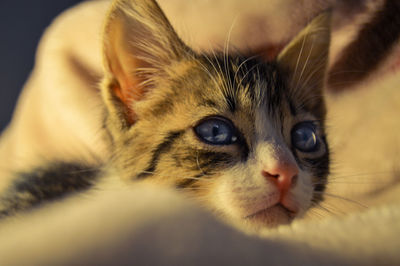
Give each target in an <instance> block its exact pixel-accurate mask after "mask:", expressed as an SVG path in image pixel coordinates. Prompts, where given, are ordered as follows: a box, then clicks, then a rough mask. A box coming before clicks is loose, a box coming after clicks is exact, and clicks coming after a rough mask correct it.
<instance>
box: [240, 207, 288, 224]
mask: <svg viewBox="0 0 400 266" xmlns="http://www.w3.org/2000/svg"><path fill="white" fill-rule="evenodd" d="M295 216H296V214H295V213H294V212H292V211H290V210H289V209H287V208H285V207H284V206H283V205H281V204H276V205H274V206H272V207H269V208H266V209H263V210H261V211H258V212H256V213H254V214H251V215H249V216H247V217H245V218H244V221H245V224H246V225H247V226H248V227H249V228H250V229H261V228H273V227H277V226H279V225H284V224H289V223H291V222H292V220H293V219H294V218H295Z"/></svg>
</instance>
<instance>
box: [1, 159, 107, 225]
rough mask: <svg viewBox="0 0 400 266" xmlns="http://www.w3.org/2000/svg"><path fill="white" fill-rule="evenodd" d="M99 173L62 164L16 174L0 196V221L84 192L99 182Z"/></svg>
mask: <svg viewBox="0 0 400 266" xmlns="http://www.w3.org/2000/svg"><path fill="white" fill-rule="evenodd" d="M99 173H100V170H99V169H97V168H93V167H90V166H87V165H82V164H76V163H61V162H55V163H51V164H49V166H48V167H44V168H43V167H42V168H36V169H34V170H32V171H30V172H24V173H18V174H16V177H15V181H14V182H13V183H12V185H11V186H10V188H9V189H8V190H6V191H5V193H4V195H2V196H1V197H0V218H2V217H5V216H9V215H12V214H14V213H16V212H19V211H25V210H30V209H32V208H34V207H36V206H38V205H40V204H41V203H44V202H50V201H54V200H58V199H61V198H63V197H65V196H67V195H69V194H71V193H76V192H79V191H84V190H87V189H89V188H90V187H92V185H93V183H94V182H95V181H96V180H97V179H98V177H99Z"/></svg>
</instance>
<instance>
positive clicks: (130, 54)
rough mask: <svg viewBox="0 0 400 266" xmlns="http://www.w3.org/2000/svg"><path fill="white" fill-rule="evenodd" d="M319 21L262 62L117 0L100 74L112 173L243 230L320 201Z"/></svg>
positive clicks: (144, 5) (325, 160) (150, 7)
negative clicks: (185, 39) (182, 198)
mask: <svg viewBox="0 0 400 266" xmlns="http://www.w3.org/2000/svg"><path fill="white" fill-rule="evenodd" d="M328 21H329V20H328V18H327V16H326V15H325V16H321V17H320V18H318V19H316V20H315V21H314V22H313V23H311V24H310V26H309V27H308V28H307V29H305V31H304V32H303V33H301V34H300V35H299V37H297V39H295V40H294V41H293V42H292V43H291V44H290V45H289V46H288V47H287V48H286V49H285V50H284V51H283V52H282V54H281V55H280V56H279V57H278V59H277V61H276V62H263V61H262V60H261V59H259V58H256V57H254V58H245V57H243V56H240V55H229V54H228V53H223V54H221V55H218V54H213V55H205V54H196V53H194V52H192V51H191V50H190V49H189V48H188V47H186V46H185V45H184V44H183V43H182V42H181V41H180V39H179V38H178V37H177V36H176V34H175V33H174V31H173V30H172V28H171V26H170V24H169V23H168V21H167V20H166V18H165V17H164V15H163V14H162V12H161V10H160V9H159V7H158V6H157V4H156V3H155V2H153V1H116V2H115V3H114V6H113V8H112V11H111V13H110V17H109V19H108V23H107V26H106V33H105V36H106V40H105V56H106V62H107V65H106V66H107V73H108V75H107V76H106V78H105V80H104V83H103V98H104V100H105V102H106V105H107V108H108V113H107V119H106V121H107V122H106V126H107V128H108V130H109V132H110V135H111V138H112V142H113V148H114V154H113V158H112V160H111V163H110V165H111V167H112V168H113V171H116V172H117V173H118V175H119V176H121V177H122V178H124V179H126V180H132V181H133V180H135V181H139V182H152V183H159V184H161V185H166V186H170V187H175V188H177V189H179V190H181V191H183V192H184V193H186V195H188V196H190V197H194V198H196V199H197V200H199V201H200V202H201V203H203V204H204V205H205V206H206V207H208V208H209V209H211V210H212V211H214V212H215V213H217V214H218V215H219V216H221V217H224V218H226V219H228V220H229V221H234V222H237V221H239V222H240V223H244V224H249V225H251V226H252V227H260V226H275V225H278V224H281V223H287V222H290V221H291V220H292V219H293V218H294V217H297V216H300V215H301V214H302V213H304V211H306V210H307V209H308V208H309V207H310V206H311V203H312V201H317V200H319V199H320V195H321V194H320V192H321V191H322V190H323V188H324V185H325V181H326V175H327V173H328V168H329V156H328V154H329V152H328V146H327V144H326V141H325V137H324V117H325V109H324V103H323V99H322V96H321V87H322V81H323V72H324V68H325V64H326V56H327V47H328V44H329V32H328V31H327V27H326V24H327V22H328ZM321 26H324V27H322V29H324V30H321ZM327 39H328V40H327ZM299 47H301V49H299ZM310 47H311V49H310V50H309V51H308V52H307V53H302V52H299V51H300V50H302V51H303V50H304V49H307V48H310Z"/></svg>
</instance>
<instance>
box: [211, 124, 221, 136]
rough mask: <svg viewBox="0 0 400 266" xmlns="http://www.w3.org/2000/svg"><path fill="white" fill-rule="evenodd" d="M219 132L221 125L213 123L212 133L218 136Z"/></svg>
mask: <svg viewBox="0 0 400 266" xmlns="http://www.w3.org/2000/svg"><path fill="white" fill-rule="evenodd" d="M218 132H219V126H218V125H213V129H212V134H213V136H214V137H217V136H218Z"/></svg>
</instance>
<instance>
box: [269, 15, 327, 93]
mask: <svg viewBox="0 0 400 266" xmlns="http://www.w3.org/2000/svg"><path fill="white" fill-rule="evenodd" d="M330 21H331V13H330V12H329V11H328V12H325V13H322V14H320V15H319V16H317V17H316V18H315V19H313V20H312V21H311V23H310V24H309V25H308V26H307V27H306V28H304V29H303V30H302V31H301V32H300V33H299V34H298V35H297V36H296V37H295V38H294V39H293V40H292V41H291V42H290V43H289V45H287V46H286V47H285V48H284V50H283V51H282V52H281V53H280V54H279V55H278V58H277V61H278V64H279V65H280V66H281V68H282V69H283V70H284V71H285V72H286V73H287V74H289V77H290V79H289V86H290V87H291V90H294V93H295V94H297V95H298V94H307V95H310V96H312V95H314V96H315V95H322V89H323V86H324V80H325V72H326V67H327V65H328V54H329V46H330V28H331V27H330Z"/></svg>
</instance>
